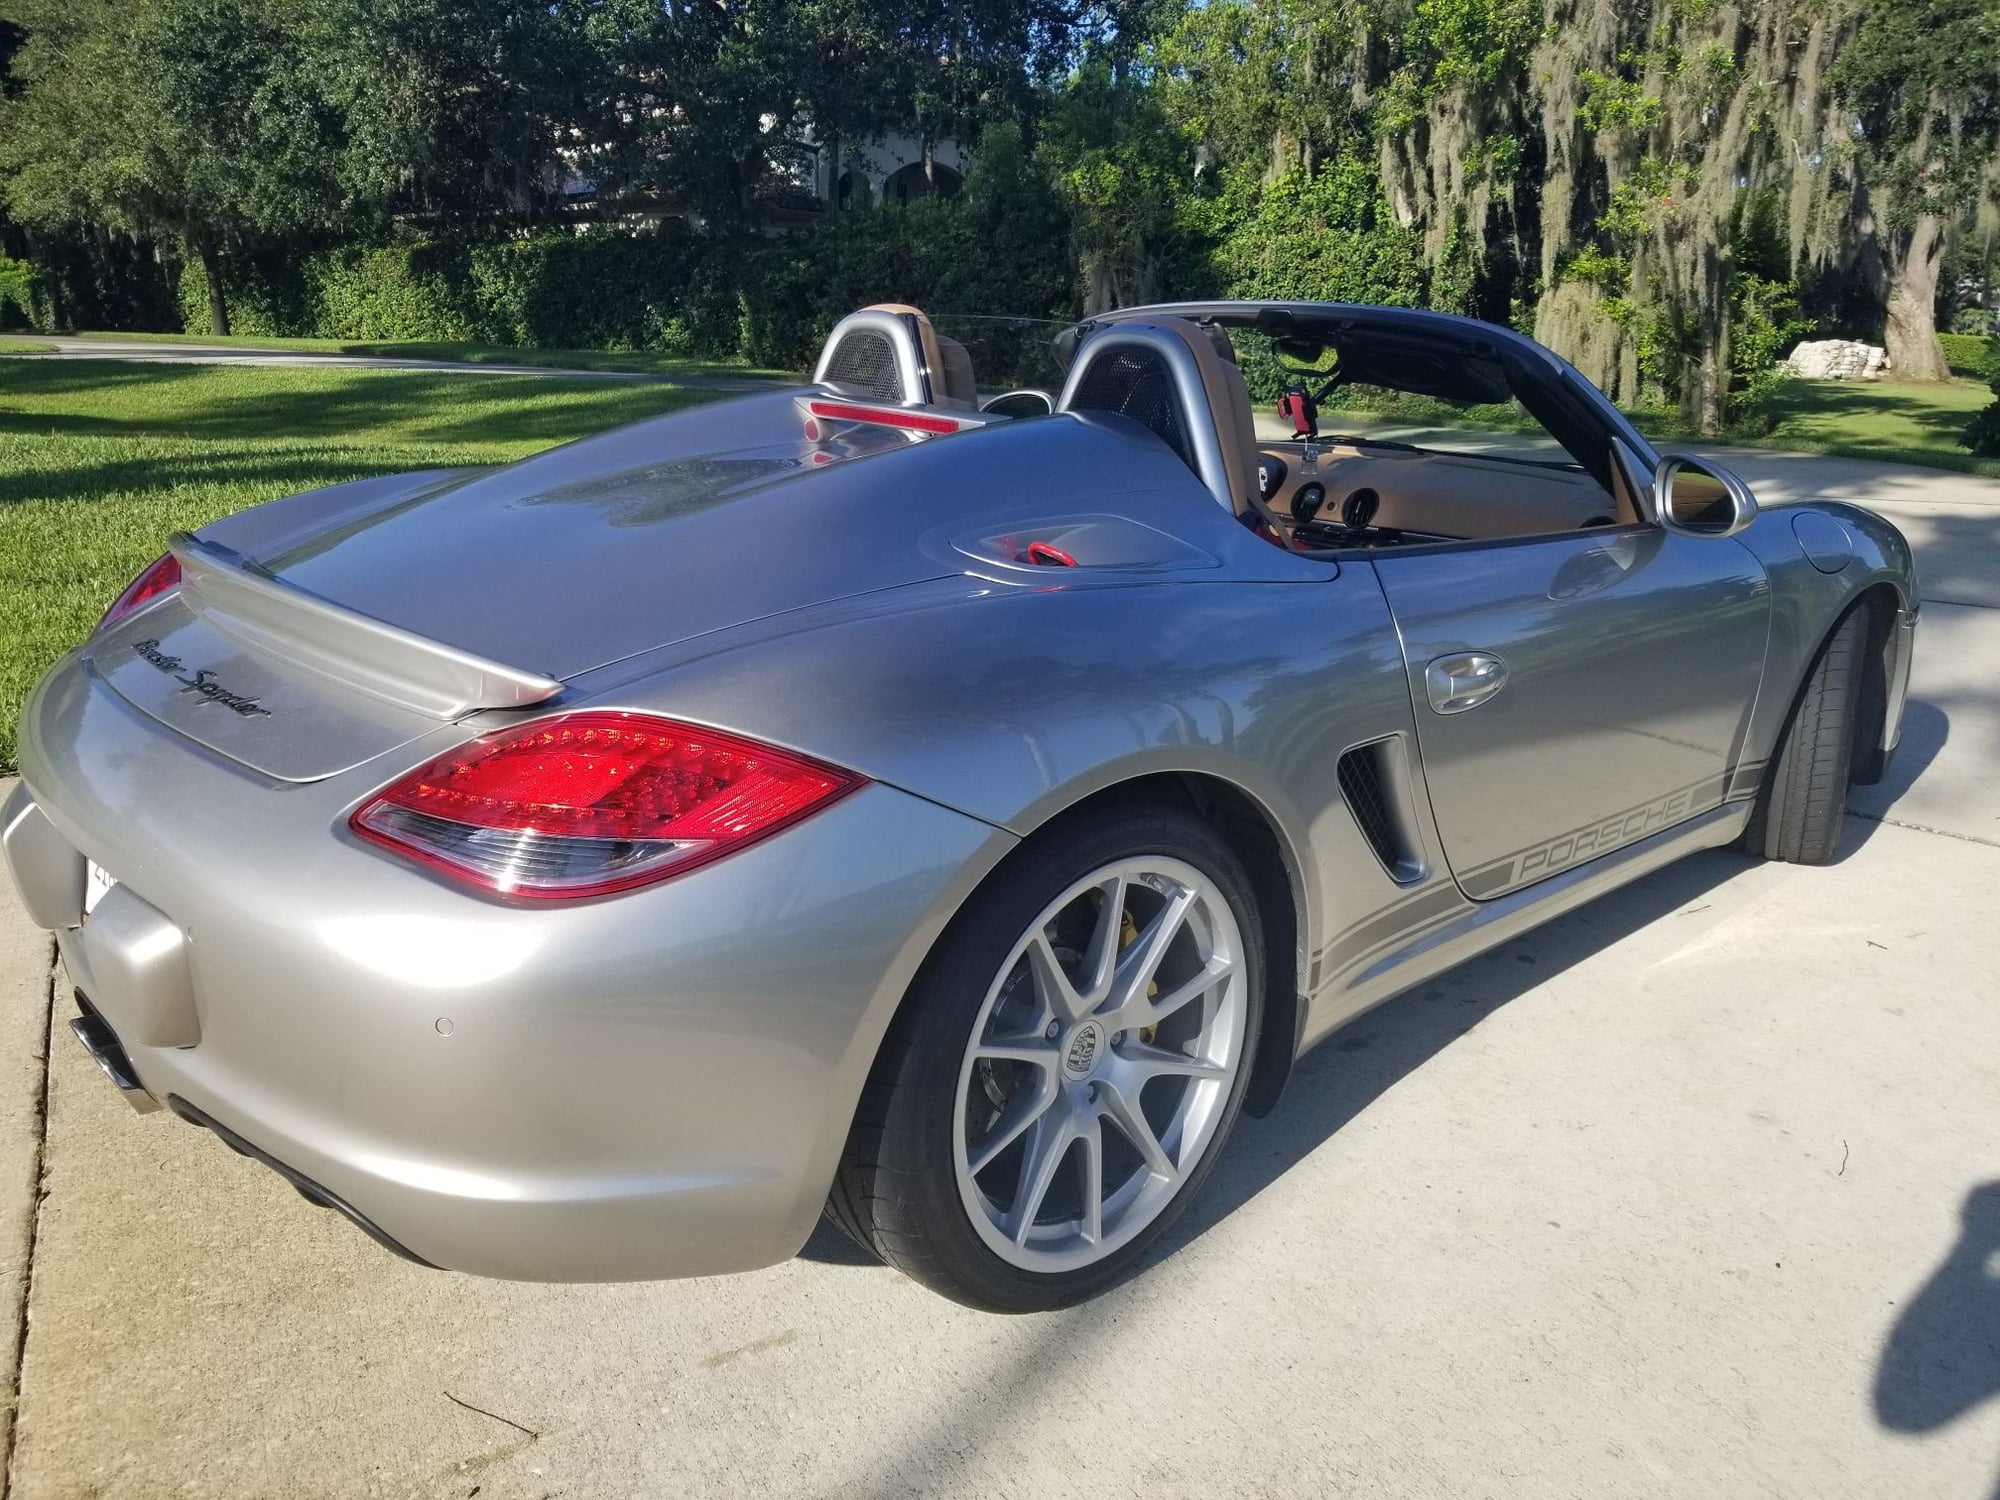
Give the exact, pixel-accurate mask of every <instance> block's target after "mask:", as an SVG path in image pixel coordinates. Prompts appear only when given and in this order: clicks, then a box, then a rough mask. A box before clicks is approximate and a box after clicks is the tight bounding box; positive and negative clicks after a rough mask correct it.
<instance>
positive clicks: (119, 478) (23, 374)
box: [0, 359, 714, 770]
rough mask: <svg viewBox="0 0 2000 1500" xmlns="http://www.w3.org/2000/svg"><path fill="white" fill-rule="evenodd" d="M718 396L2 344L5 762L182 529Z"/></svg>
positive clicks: (0, 602)
mask: <svg viewBox="0 0 2000 1500" xmlns="http://www.w3.org/2000/svg"><path fill="white" fill-rule="evenodd" d="M713 395H714V393H712V392H708V391H694V390H688V389H685V388H681V387H676V386H673V385H669V384H664V383H663V384H652V383H646V384H637V383H634V384H629V385H628V384H606V383H604V382H601V381H582V380H562V379H558V378H555V377H549V376H537V375H520V376H511V375H492V376H481V377H479V378H477V379H472V378H468V377H466V376H463V375H451V374H445V373H441V372H426V371H413V370H342V369H328V370H312V369H293V368H269V367H264V368H257V369H248V368H234V367H217V366H203V365H142V364H121V363H117V362H115V361H96V360H64V361H61V362H57V361H54V360H25V359H24V360H0V770H6V769H8V768H11V766H12V765H13V759H14V726H15V722H16V717H17V714H18V711H19V708H20V703H21V699H22V696H23V695H24V694H25V693H26V692H27V690H28V688H29V687H30V686H32V685H33V683H34V681H35V679H36V678H37V677H39V676H40V675H41V674H42V672H43V671H44V670H46V668H47V667H48V665H49V663H50V662H52V661H54V660H55V659H56V657H57V656H59V655H61V654H62V652H64V651H65V650H67V649H68V648H69V647H70V646H72V645H74V644H76V642H78V641H80V640H82V639H83V638H84V636H85V635H87V634H88V633H89V631H90V628H91V626H92V625H94V624H95V623H96V621H97V617H98V616H99V615H100V614H101V613H102V612H103V610H104V607H105V605H107V604H109V603H110V602H111V600H112V599H113V598H114V597H116V595H117V593H118V591H119V590H120V589H121V588H123V587H124V586H125V584H126V583H127V582H129V581H130V580H131V578H132V576H133V575H134V574H136V573H137V572H138V571H139V569H140V568H142V567H144V566H145V564H146V563H148V562H149V561H151V560H152V559H153V558H154V557H157V556H158V555H159V554H160V552H161V551H162V550H163V549H164V544H165V540H166V537H167V534H168V533H169V532H171V531H176V530H183V529H189V528H193V527H196V526H201V525H205V524H206V523H207V522H209V521H212V520H214V519H216V518H217V517H218V516H223V515H227V514H228V513H229V512H231V511H236V510H241V509H243V508H244V507H245V506H250V505H256V504H258V503H259V502H261V501H264V500H270V499H274V498H276V497H277V496H279V495H285V494H290V493H292V492H293V491H296V490H303V489H310V488H313V487H314V486H317V485H322V484H332V483H335V482H337V481H339V480H343V479H358V478H362V477H364V476H367V475H371V474H391V473H396V472H398V471H400V470H404V469H419V468H430V467H436V466H439V465H446V464H484V463H499V462H503V461H505V460H507V459H512V458H519V457H521V456H523V455H525V454H528V453H532V452H534V451H536V450H537V449H540V448H546V447H548V446H550V445H551V444H554V443H559V442H565V441H567V440H568V439H570V438H575V437H581V436H583V435H584V434H586V433H590V432H595V431H597V430H599V429H601V428H605V427H611V426H615V425H617V424H618V423H621V422H630V421H636V420H637V419H639V418H641V417H647V416H652V415H654V414H656V413H659V412H664V411H672V410H674V409H676V408H678V407H682V406H687V405H690V404H693V403H695V402H699V401H704V400H710V399H713Z"/></svg>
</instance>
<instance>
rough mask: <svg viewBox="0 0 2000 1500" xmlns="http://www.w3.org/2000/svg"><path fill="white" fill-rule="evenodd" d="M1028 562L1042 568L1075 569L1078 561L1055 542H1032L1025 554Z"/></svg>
mask: <svg viewBox="0 0 2000 1500" xmlns="http://www.w3.org/2000/svg"><path fill="white" fill-rule="evenodd" d="M1025 556H1026V557H1027V559H1028V561H1029V562H1031V563H1033V564H1035V566H1037V567H1041V568H1073V567H1075V566H1076V559H1075V558H1073V557H1071V556H1070V555H1069V554H1068V553H1067V552H1065V551H1063V549H1062V548H1060V547H1058V546H1056V545H1055V543H1053V542H1030V543H1028V550H1027V552H1026V554H1025Z"/></svg>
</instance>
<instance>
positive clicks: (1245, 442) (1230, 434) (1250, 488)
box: [1153, 318, 1284, 534]
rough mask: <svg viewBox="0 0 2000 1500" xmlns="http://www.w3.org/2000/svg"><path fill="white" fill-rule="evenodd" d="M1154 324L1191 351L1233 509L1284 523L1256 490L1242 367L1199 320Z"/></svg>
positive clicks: (1253, 434) (1253, 435)
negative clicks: (1227, 355)
mask: <svg viewBox="0 0 2000 1500" xmlns="http://www.w3.org/2000/svg"><path fill="white" fill-rule="evenodd" d="M1153 326H1154V327H1156V328H1162V329H1165V330H1166V331H1167V332H1169V333H1171V334H1173V335H1174V337H1175V338H1177V339H1179V340H1181V342H1183V343H1184V344H1186V345H1187V346H1188V348H1189V350H1190V351H1191V352H1192V353H1193V355H1194V364H1195V369H1196V370H1197V371H1198V372H1199V373H1200V375H1201V386H1202V393H1203V395H1205V396H1206V397H1207V399H1208V409H1209V412H1210V413H1211V415H1212V416H1213V417H1214V420H1215V436H1216V444H1217V446H1218V447H1219V448H1220V449H1221V450H1222V465H1223V470H1224V472H1225V473H1226V474H1227V476H1228V480H1229V495H1230V499H1231V500H1232V501H1233V502H1234V503H1235V507H1236V513H1237V514H1238V515H1239V516H1241V515H1257V516H1263V517H1264V518H1265V519H1266V520H1269V521H1271V522H1272V523H1273V524H1274V525H1279V526H1281V527H1282V526H1283V520H1282V517H1278V516H1274V515H1271V514H1270V513H1269V512H1268V510H1267V508H1266V506H1265V505H1264V503H1263V500H1262V497H1261V496H1260V495H1259V493H1258V483H1257V455H1258V448H1257V421H1256V416H1255V414H1254V413H1253V411H1252V410H1251V406H1250V392H1249V390H1248V388H1247V387H1245V385H1244V384H1243V372H1242V371H1241V370H1239V369H1237V368H1236V366H1235V365H1234V364H1232V363H1231V362H1230V361H1228V360H1226V359H1224V358H1223V357H1222V355H1221V354H1220V353H1219V352H1217V350H1216V347H1215V344H1214V341H1213V340H1211V339H1210V338H1209V336H1208V334H1207V333H1206V332H1205V331H1204V330H1203V329H1202V328H1201V326H1200V325H1199V324H1196V323H1191V322H1189V321H1188V320H1187V319H1186V318H1160V319H1158V320H1156V321H1155V322H1154V324H1153ZM1281 534H1284V532H1283V531H1281Z"/></svg>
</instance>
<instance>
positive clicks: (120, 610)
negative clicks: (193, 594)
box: [97, 552, 181, 630]
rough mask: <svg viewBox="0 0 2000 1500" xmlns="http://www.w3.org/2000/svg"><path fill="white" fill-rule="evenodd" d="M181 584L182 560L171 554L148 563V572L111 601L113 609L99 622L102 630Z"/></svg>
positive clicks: (127, 585) (98, 624) (107, 611)
mask: <svg viewBox="0 0 2000 1500" xmlns="http://www.w3.org/2000/svg"><path fill="white" fill-rule="evenodd" d="M180 582H181V564H180V559H179V558H177V557H175V556H174V555H173V553H171V552H169V553H166V554H165V555H163V556H161V557H159V558H156V559H155V560H154V561H153V562H151V563H148V564H147V566H146V571H145V572H143V573H141V574H140V575H139V576H138V577H137V578H135V579H133V580H132V581H131V582H130V583H128V584H126V585H125V592H124V593H122V594H120V595H119V596H118V597H117V598H116V599H113V600H112V601H111V608H109V609H107V610H106V611H105V612H104V618H103V619H101V620H99V621H98V622H97V628H98V629H99V630H102V629H103V628H104V627H105V626H107V625H109V624H111V623H112V621H114V620H120V619H123V618H124V617H125V616H126V615H129V614H131V613H132V611H133V610H135V609H137V608H138V607H139V606H140V605H142V604H150V603H151V602H152V601H153V600H155V599H157V598H159V597H160V595H162V594H164V593H166V592H167V590H169V589H174V588H179V587H180Z"/></svg>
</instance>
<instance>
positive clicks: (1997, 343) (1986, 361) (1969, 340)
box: [1938, 333, 2000, 380]
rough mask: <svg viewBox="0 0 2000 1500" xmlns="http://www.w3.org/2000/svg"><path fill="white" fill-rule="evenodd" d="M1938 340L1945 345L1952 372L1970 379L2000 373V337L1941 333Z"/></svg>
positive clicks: (1945, 352)
mask: <svg viewBox="0 0 2000 1500" xmlns="http://www.w3.org/2000/svg"><path fill="white" fill-rule="evenodd" d="M1938 342H1939V343H1940V344H1943V345H1944V361H1945V363H1946V364H1947V365H1949V366H1950V367H1951V373H1952V374H1954V375H1963V376H1965V377H1966V378H1967V379H1969V380H1985V379H1988V378H1989V377H1991V376H1995V375H2000V338H1987V337H1985V336H1983V335H1981V334H1977V333H1941V334H1939V335H1938Z"/></svg>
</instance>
